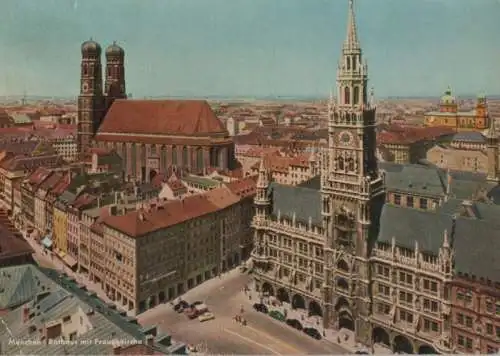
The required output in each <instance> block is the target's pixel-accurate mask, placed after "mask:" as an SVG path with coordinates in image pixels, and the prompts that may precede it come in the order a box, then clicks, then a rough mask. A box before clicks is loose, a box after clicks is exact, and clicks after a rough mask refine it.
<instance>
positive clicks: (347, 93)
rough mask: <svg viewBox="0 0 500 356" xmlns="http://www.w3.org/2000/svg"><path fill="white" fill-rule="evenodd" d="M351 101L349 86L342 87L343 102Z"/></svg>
mask: <svg viewBox="0 0 500 356" xmlns="http://www.w3.org/2000/svg"><path fill="white" fill-rule="evenodd" d="M350 103H351V90H350V89H349V87H345V88H344V104H346V105H349V104H350Z"/></svg>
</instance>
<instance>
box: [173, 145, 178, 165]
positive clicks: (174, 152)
mask: <svg viewBox="0 0 500 356" xmlns="http://www.w3.org/2000/svg"><path fill="white" fill-rule="evenodd" d="M172 164H173V165H177V147H176V146H172Z"/></svg>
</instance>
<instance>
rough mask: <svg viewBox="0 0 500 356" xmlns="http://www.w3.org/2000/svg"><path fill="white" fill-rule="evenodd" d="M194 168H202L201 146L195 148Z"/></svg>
mask: <svg viewBox="0 0 500 356" xmlns="http://www.w3.org/2000/svg"><path fill="white" fill-rule="evenodd" d="M196 169H198V170H201V169H203V150H202V149H201V147H198V148H197V149H196Z"/></svg>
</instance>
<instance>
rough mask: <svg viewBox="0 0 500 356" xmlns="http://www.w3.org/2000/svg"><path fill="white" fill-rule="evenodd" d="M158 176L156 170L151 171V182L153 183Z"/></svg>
mask: <svg viewBox="0 0 500 356" xmlns="http://www.w3.org/2000/svg"><path fill="white" fill-rule="evenodd" d="M157 175H158V172H157V171H156V170H154V169H150V170H149V182H152V181H153V179H154V178H155V177H156V176H157Z"/></svg>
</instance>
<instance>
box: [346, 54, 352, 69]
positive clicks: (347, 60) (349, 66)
mask: <svg viewBox="0 0 500 356" xmlns="http://www.w3.org/2000/svg"><path fill="white" fill-rule="evenodd" d="M346 67H347V70H351V57H347V58H346Z"/></svg>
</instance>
